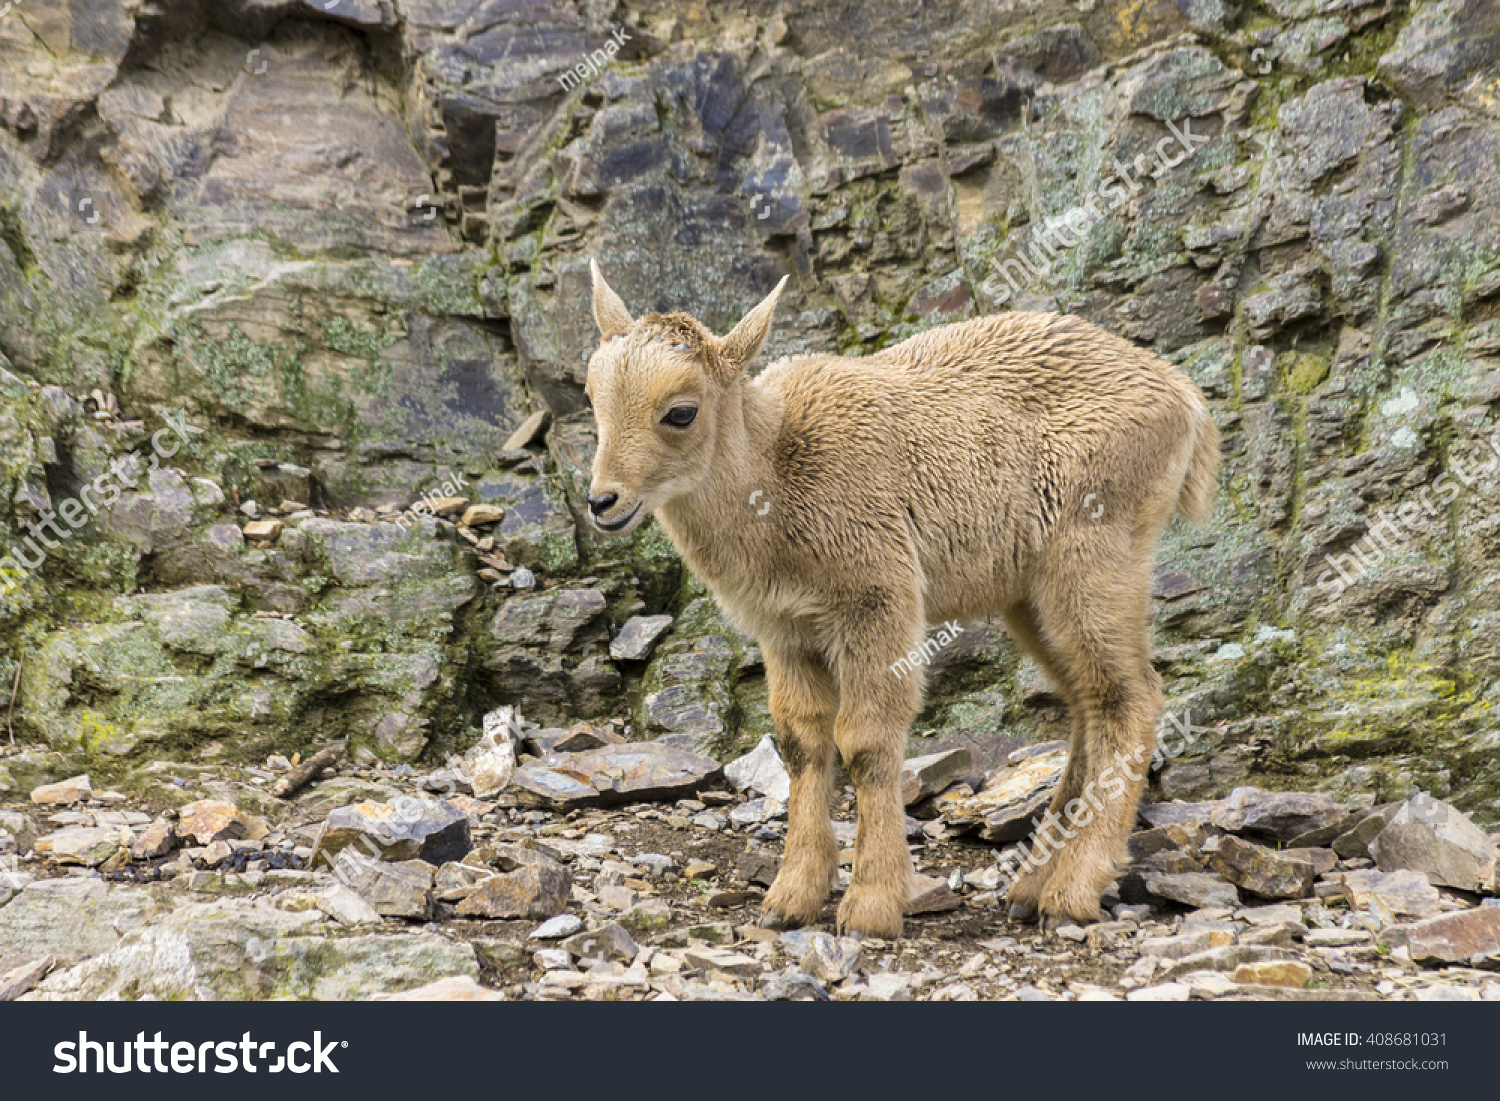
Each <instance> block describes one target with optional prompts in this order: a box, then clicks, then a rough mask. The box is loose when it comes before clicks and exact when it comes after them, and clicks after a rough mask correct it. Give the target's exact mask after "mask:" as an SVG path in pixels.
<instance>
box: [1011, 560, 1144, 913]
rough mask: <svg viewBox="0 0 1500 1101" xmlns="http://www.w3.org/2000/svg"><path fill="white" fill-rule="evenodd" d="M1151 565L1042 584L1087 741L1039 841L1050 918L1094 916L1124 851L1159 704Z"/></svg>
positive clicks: (1047, 617) (1042, 604)
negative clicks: (1045, 853)
mask: <svg viewBox="0 0 1500 1101" xmlns="http://www.w3.org/2000/svg"><path fill="white" fill-rule="evenodd" d="M1149 569H1150V561H1149V558H1147V559H1146V560H1145V562H1144V564H1143V565H1135V566H1133V567H1131V568H1130V569H1128V571H1122V570H1116V571H1114V572H1113V575H1112V576H1110V575H1105V576H1103V577H1101V576H1100V573H1098V572H1096V573H1093V574H1092V575H1091V576H1085V577H1073V578H1069V577H1068V576H1066V575H1061V576H1057V577H1054V578H1053V579H1051V580H1050V581H1049V584H1048V585H1046V586H1044V587H1043V588H1042V589H1041V590H1040V592H1039V593H1038V610H1039V611H1040V613H1041V614H1040V616H1039V623H1040V626H1041V628H1042V631H1043V634H1044V636H1045V637H1046V638H1047V640H1048V642H1049V643H1050V645H1051V648H1052V650H1053V652H1054V653H1055V654H1056V655H1057V656H1058V657H1059V658H1060V659H1061V661H1062V662H1063V664H1064V665H1065V666H1066V667H1067V669H1068V671H1069V676H1070V679H1071V682H1072V685H1073V691H1074V694H1075V702H1074V706H1075V707H1076V708H1077V709H1078V711H1079V717H1078V720H1076V721H1078V722H1080V724H1081V727H1082V730H1081V733H1082V739H1081V740H1082V742H1083V745H1084V746H1085V752H1084V753H1083V754H1081V755H1078V756H1076V757H1075V759H1074V760H1073V761H1072V762H1070V764H1069V769H1068V774H1069V775H1068V778H1065V781H1064V784H1063V785H1062V786H1061V787H1060V788H1059V790H1058V793H1057V795H1056V797H1055V798H1054V799H1053V802H1052V805H1051V807H1050V808H1049V810H1048V812H1047V815H1046V816H1045V817H1044V819H1043V821H1042V824H1041V825H1040V826H1039V827H1038V830H1037V838H1036V840H1035V841H1034V842H1033V846H1034V847H1035V845H1037V844H1042V843H1045V844H1046V845H1047V846H1048V847H1049V849H1050V852H1051V856H1050V858H1049V860H1048V866H1049V870H1048V873H1047V876H1046V880H1045V883H1044V884H1043V885H1042V887H1041V890H1040V891H1039V893H1038V895H1037V899H1036V905H1037V909H1038V911H1039V912H1040V914H1041V916H1042V918H1043V919H1044V920H1046V919H1049V918H1052V919H1058V920H1068V921H1083V922H1087V921H1096V920H1098V917H1099V899H1100V897H1101V896H1102V895H1103V893H1104V891H1105V890H1106V889H1107V888H1108V887H1109V885H1110V883H1111V882H1113V880H1114V878H1115V876H1116V874H1117V872H1118V869H1119V867H1120V865H1121V864H1122V863H1123V861H1124V857H1125V841H1126V838H1127V837H1128V836H1129V834H1130V830H1131V827H1132V826H1133V824H1134V822H1135V816H1136V808H1137V805H1138V804H1139V802H1140V794H1141V790H1142V789H1143V788H1144V787H1145V781H1146V777H1147V775H1148V772H1149V769H1150V765H1151V755H1152V752H1153V750H1154V748H1155V743H1156V720H1157V717H1158V716H1159V715H1160V713H1161V709H1162V704H1163V697H1162V691H1161V678H1160V677H1159V676H1157V674H1156V671H1155V670H1154V669H1153V668H1152V667H1151V645H1150V627H1149V622H1148V612H1149V605H1150V588H1149V584H1150V582H1149V578H1150V573H1149ZM1101 572H1102V571H1101ZM1075 766H1077V767H1076V768H1075ZM1070 781H1071V782H1070Z"/></svg>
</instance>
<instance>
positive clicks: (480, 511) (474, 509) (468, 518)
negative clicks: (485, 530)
mask: <svg viewBox="0 0 1500 1101" xmlns="http://www.w3.org/2000/svg"><path fill="white" fill-rule="evenodd" d="M504 519H505V510H504V509H503V508H501V507H500V506H499V505H470V506H469V507H468V508H466V509H464V514H463V518H462V519H460V520H459V523H460V524H462V525H464V527H467V528H477V527H481V526H483V525H484V524H498V523H499V522H500V521H501V520H504Z"/></svg>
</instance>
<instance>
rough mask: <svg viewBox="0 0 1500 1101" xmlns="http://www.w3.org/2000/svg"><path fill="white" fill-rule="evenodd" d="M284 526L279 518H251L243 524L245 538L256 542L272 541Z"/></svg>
mask: <svg viewBox="0 0 1500 1101" xmlns="http://www.w3.org/2000/svg"><path fill="white" fill-rule="evenodd" d="M285 528H286V525H285V524H283V523H282V522H281V521H280V520H251V521H250V522H249V523H248V524H246V525H245V538H246V539H250V540H253V541H255V542H258V543H274V542H276V540H277V539H280V538H281V533H282V531H283V530H284V529H285Z"/></svg>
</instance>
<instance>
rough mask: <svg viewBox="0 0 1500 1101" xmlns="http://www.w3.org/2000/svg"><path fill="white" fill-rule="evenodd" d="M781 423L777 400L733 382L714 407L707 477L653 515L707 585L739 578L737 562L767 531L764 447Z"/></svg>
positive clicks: (772, 490)
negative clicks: (713, 439)
mask: <svg viewBox="0 0 1500 1101" xmlns="http://www.w3.org/2000/svg"><path fill="white" fill-rule="evenodd" d="M780 423H781V409H780V403H779V402H777V401H776V400H775V399H774V398H773V397H772V396H771V395H768V394H766V393H765V392H764V391H763V390H762V389H761V388H760V387H759V386H756V385H755V384H754V383H753V382H751V381H749V380H747V379H744V378H741V379H739V380H737V381H736V382H735V383H734V385H733V386H731V387H730V389H729V390H728V391H726V392H725V394H724V395H723V398H722V399H721V402H720V405H719V410H718V417H717V418H716V431H717V433H718V439H717V441H716V443H715V446H714V456H713V461H712V466H711V467H710V469H709V471H708V474H707V476H706V477H705V478H704V479H703V481H702V482H701V483H699V485H698V486H697V488H696V489H694V490H693V491H692V492H691V493H686V494H683V495H682V496H681V497H679V498H677V499H675V500H673V501H670V502H668V503H667V504H666V505H664V506H662V507H661V508H660V509H659V510H658V511H657V519H658V520H659V521H660V522H661V525H662V528H663V529H664V530H665V531H666V533H667V535H668V537H669V538H670V539H671V540H672V542H673V543H675V544H676V546H677V549H678V550H679V551H680V552H681V553H682V555H683V557H684V558H686V559H687V562H688V565H689V566H690V567H691V568H692V569H693V571H694V572H695V573H697V574H698V575H699V576H700V577H701V578H702V579H703V580H705V581H707V582H709V583H712V582H713V581H714V580H716V579H718V578H720V577H723V576H724V575H725V573H726V572H730V571H732V572H735V573H738V574H741V575H742V574H743V572H744V571H743V568H742V566H741V565H740V563H741V562H743V561H744V559H745V558H746V557H748V556H749V555H752V554H753V553H754V548H755V546H756V545H757V544H759V543H760V542H761V541H762V540H763V539H764V538H765V537H766V535H767V533H768V530H769V529H768V526H767V524H766V520H767V519H768V517H766V516H764V515H762V514H761V509H762V508H764V506H765V505H766V504H767V503H771V504H772V507H774V501H775V500H776V497H777V493H776V487H775V486H774V485H773V484H772V483H773V480H774V471H773V466H772V462H771V449H772V446H773V444H774V441H775V439H776V434H777V432H778V430H779V428H780ZM757 491H759V496H758V497H756V499H755V501H754V503H752V502H751V499H750V498H751V495H752V494H755V493H756V492H757Z"/></svg>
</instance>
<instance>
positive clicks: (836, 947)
mask: <svg viewBox="0 0 1500 1101" xmlns="http://www.w3.org/2000/svg"><path fill="white" fill-rule="evenodd" d="M860 961H861V955H860V946H859V941H857V940H854V939H853V938H851V937H834V936H830V935H829V934H827V933H814V934H813V935H812V937H811V938H810V939H809V941H808V945H807V950H806V951H805V952H803V953H802V956H801V959H800V960H799V961H798V962H799V965H800V966H801V968H802V970H803V971H805V972H806V973H807V974H809V975H811V976H812V977H813V978H815V979H817V980H818V981H819V982H823V983H837V982H843V981H844V980H845V979H847V978H848V977H849V976H850V975H852V974H853V973H854V970H855V968H857V967H858V966H859V965H860Z"/></svg>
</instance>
